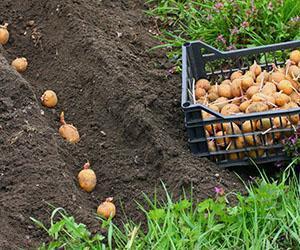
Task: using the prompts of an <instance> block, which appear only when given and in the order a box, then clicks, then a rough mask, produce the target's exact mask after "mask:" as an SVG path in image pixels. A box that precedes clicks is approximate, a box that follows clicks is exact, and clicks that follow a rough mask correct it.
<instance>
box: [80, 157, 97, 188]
mask: <svg viewBox="0 0 300 250" xmlns="http://www.w3.org/2000/svg"><path fill="white" fill-rule="evenodd" d="M78 182H79V186H80V187H81V188H82V189H83V190H85V191H86V192H92V191H93V190H94V189H95V186H96V183H97V177H96V174H95V172H94V171H93V170H92V169H90V163H89V162H87V163H86V164H84V166H83V170H81V171H80V172H79V174H78Z"/></svg>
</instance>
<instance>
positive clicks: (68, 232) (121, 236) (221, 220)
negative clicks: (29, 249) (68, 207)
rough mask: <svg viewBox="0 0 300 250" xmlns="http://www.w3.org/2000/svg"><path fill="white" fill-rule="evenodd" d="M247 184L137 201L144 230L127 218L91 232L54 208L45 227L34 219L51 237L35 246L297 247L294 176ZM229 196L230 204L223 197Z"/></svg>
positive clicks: (299, 231) (299, 219) (298, 202)
mask: <svg viewBox="0 0 300 250" xmlns="http://www.w3.org/2000/svg"><path fill="white" fill-rule="evenodd" d="M290 169H291V168H290ZM288 173H292V174H291V175H289V174H288ZM246 187H247V191H248V195H246V196H243V195H241V194H236V193H227V194H225V195H224V196H218V197H216V198H215V199H206V200H204V201H202V202H201V203H198V204H197V203H196V202H195V201H193V199H187V198H183V199H181V200H179V201H174V200H173V199H172V197H171V196H170V195H169V194H168V192H166V194H167V199H166V201H165V202H162V203H161V202H159V201H158V200H157V199H156V198H155V197H154V198H153V199H150V198H148V197H146V201H147V203H148V207H150V209H147V210H146V209H144V208H143V207H142V206H141V205H139V207H140V208H141V209H142V210H143V212H144V213H145V215H146V218H147V226H146V231H143V230H142V229H141V226H140V225H137V224H134V223H133V222H132V221H127V222H125V224H124V225H123V226H122V227H117V226H116V225H114V224H113V223H112V221H111V220H109V221H108V222H106V221H102V227H105V228H107V231H108V233H107V235H106V236H105V237H104V236H103V235H99V234H97V235H94V236H92V235H91V233H89V232H88V230H87V228H86V227H85V226H84V225H83V224H77V223H76V222H75V221H74V218H73V217H72V216H68V215H66V213H65V212H64V211H63V210H61V209H56V210H55V211H54V212H53V215H52V217H51V223H50V227H49V228H46V226H45V225H43V224H42V223H41V222H39V221H37V220H34V221H35V222H36V223H37V225H38V226H40V227H41V228H43V229H44V230H45V231H46V232H47V234H48V235H49V236H50V237H51V242H50V243H47V244H46V243H44V244H43V245H42V246H41V248H40V249H57V248H58V247H62V246H64V247H65V249H143V250H144V249H272V250H274V249H299V248H300V241H299V237H300V209H299V208H300V186H299V180H298V178H297V177H296V175H295V174H294V173H293V172H292V171H291V170H288V171H286V172H285V173H284V174H283V177H282V178H281V179H280V180H277V181H275V180H273V181H272V180H268V179H267V178H266V177H265V176H264V175H262V179H260V180H259V181H257V182H255V183H252V184H251V185H247V186H246ZM233 198H235V200H236V201H235V202H234V203H232V202H229V201H228V200H232V199H233ZM119 216H121V215H119ZM99 227H100V224H99Z"/></svg>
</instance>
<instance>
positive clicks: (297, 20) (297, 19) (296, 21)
mask: <svg viewBox="0 0 300 250" xmlns="http://www.w3.org/2000/svg"><path fill="white" fill-rule="evenodd" d="M290 22H292V23H298V22H300V16H295V17H293V18H291V20H290Z"/></svg>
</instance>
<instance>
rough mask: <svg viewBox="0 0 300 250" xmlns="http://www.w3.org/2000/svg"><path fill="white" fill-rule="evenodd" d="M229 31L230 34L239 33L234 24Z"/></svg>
mask: <svg viewBox="0 0 300 250" xmlns="http://www.w3.org/2000/svg"><path fill="white" fill-rule="evenodd" d="M230 33H231V35H236V34H238V33H239V29H238V28H237V27H235V26H234V28H233V29H231V30H230Z"/></svg>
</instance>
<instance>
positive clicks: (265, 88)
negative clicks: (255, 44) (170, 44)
mask: <svg viewBox="0 0 300 250" xmlns="http://www.w3.org/2000/svg"><path fill="white" fill-rule="evenodd" d="M299 92H300V50H294V51H292V52H291V53H290V58H289V59H288V60H287V61H286V64H285V66H284V67H281V68H280V67H276V66H275V65H273V69H272V71H270V72H267V71H266V70H262V68H261V66H260V65H258V64H257V63H256V62H254V64H253V65H251V67H250V68H249V70H248V71H246V72H242V71H236V72H234V73H232V74H231V76H230V79H225V80H223V81H222V82H221V83H215V84H213V83H211V82H209V81H208V80H207V79H200V80H198V81H197V82H196V84H195V89H194V95H195V100H196V103H201V104H203V105H206V106H208V107H209V108H210V109H212V110H214V111H216V112H219V113H221V114H222V115H223V116H232V115H239V114H245V113H246V114H247V113H255V112H264V111H269V110H288V109H293V108H298V107H299V105H300V93H299ZM202 116H203V117H202V118H203V119H208V118H210V117H213V116H212V115H211V114H209V113H207V112H204V111H203V112H202ZM298 125H299V116H298V115H292V116H288V117H281V118H280V117H274V118H272V119H271V121H270V118H264V119H258V120H252V121H245V122H244V123H242V124H238V123H233V124H232V125H230V124H229V123H227V124H226V123H223V124H213V125H207V126H206V127H205V129H206V135H207V137H210V136H225V135H230V134H241V133H242V132H243V133H249V132H253V131H261V132H262V133H261V134H262V135H263V136H264V137H265V140H264V142H262V139H261V137H259V136H257V138H255V137H256V136H254V135H249V136H243V137H239V138H235V139H230V138H226V140H225V139H224V138H219V139H218V138H217V139H216V140H210V141H208V146H209V150H210V151H216V150H217V148H221V149H222V148H223V149H224V148H226V149H239V148H244V147H245V146H255V145H262V144H264V145H265V144H267V143H268V144H272V143H274V135H273V136H272V135H271V130H272V129H275V128H285V127H296V126H298ZM268 132H270V133H268ZM275 138H277V139H279V138H280V133H277V134H276V133H275ZM263 154H264V151H263V150H262V152H257V151H256V152H255V151H253V154H252V155H251V152H250V156H251V157H253V158H255V157H257V156H261V155H263ZM241 156H242V153H240V155H239V156H238V155H237V154H236V153H235V154H230V155H229V157H230V159H237V158H241Z"/></svg>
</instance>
